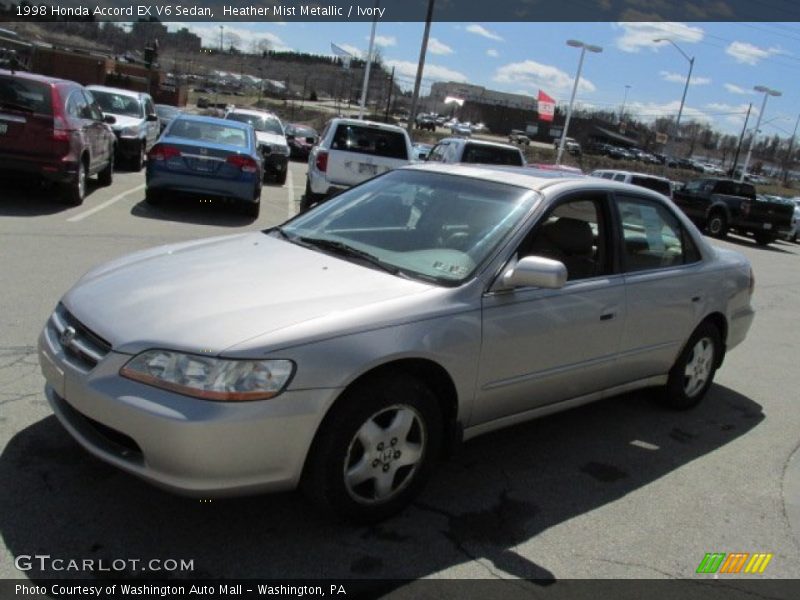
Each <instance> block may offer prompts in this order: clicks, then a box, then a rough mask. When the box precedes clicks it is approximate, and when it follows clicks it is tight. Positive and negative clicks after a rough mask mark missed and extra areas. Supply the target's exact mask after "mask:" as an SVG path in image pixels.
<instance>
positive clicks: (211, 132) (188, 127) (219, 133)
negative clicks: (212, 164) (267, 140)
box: [168, 119, 248, 148]
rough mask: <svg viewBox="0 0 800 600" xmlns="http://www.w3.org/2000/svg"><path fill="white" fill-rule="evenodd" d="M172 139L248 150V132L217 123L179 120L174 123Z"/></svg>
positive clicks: (171, 133)
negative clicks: (225, 145)
mask: <svg viewBox="0 0 800 600" xmlns="http://www.w3.org/2000/svg"><path fill="white" fill-rule="evenodd" d="M168 135H169V136H171V137H180V138H184V139H187V140H194V141H198V142H209V143H211V144H227V145H229V146H238V147H240V148H247V146H248V144H247V132H246V131H245V130H243V129H239V128H238V127H226V126H225V125H218V124H216V123H199V122H197V121H187V120H185V119H178V120H177V121H174V122H173V123H172V127H171V128H170V130H169V133H168Z"/></svg>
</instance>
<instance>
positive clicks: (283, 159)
mask: <svg viewBox="0 0 800 600" xmlns="http://www.w3.org/2000/svg"><path fill="white" fill-rule="evenodd" d="M261 156H262V157H263V159H264V172H265V173H284V172H286V168H287V165H288V164H289V157H288V156H286V155H285V154H278V153H276V152H271V153H263V152H262V154H261Z"/></svg>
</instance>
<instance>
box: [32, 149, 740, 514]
mask: <svg viewBox="0 0 800 600" xmlns="http://www.w3.org/2000/svg"><path fill="white" fill-rule="evenodd" d="M753 285H754V279H753V273H752V270H751V267H750V264H749V263H748V261H747V260H746V259H745V258H744V257H743V256H741V255H740V254H738V253H736V252H732V251H729V250H723V249H720V248H715V247H712V246H710V245H709V244H708V243H707V242H706V241H705V239H704V238H703V237H702V236H701V234H699V233H698V231H697V229H696V228H695V227H694V226H693V225H692V224H691V222H690V221H688V220H687V219H686V218H685V217H684V216H683V214H682V213H681V212H680V211H678V210H676V208H675V207H674V206H673V205H672V204H671V203H670V201H669V200H668V199H667V198H665V197H664V196H661V195H659V194H657V193H655V192H652V191H650V190H647V189H644V188H640V187H634V186H630V185H626V184H621V183H615V182H612V181H607V180H601V179H595V178H582V177H576V176H574V175H570V174H562V173H558V172H553V171H536V170H533V169H519V168H517V169H512V168H502V167H482V166H453V165H447V166H443V165H418V166H412V167H408V168H403V169H399V170H396V171H392V172H390V173H387V174H385V175H382V176H379V177H376V178H374V179H372V180H370V181H368V182H365V183H363V184H361V185H359V186H357V187H354V188H352V189H350V190H348V191H346V192H344V193H342V194H340V195H339V196H337V197H336V198H334V199H333V200H331V201H329V202H326V203H325V204H322V205H321V206H319V207H318V208H316V209H314V210H312V211H310V212H307V213H305V214H303V215H300V216H298V217H295V218H294V219H292V220H290V221H288V222H286V223H284V224H283V225H282V226H280V227H275V228H272V229H268V230H266V231H261V232H253V233H245V234H238V235H232V236H226V237H219V238H213V239H206V240H197V241H193V242H189V243H181V244H175V245H170V246H163V247H159V248H154V249H151V250H146V251H143V252H138V253H135V254H132V255H130V256H127V257H124V258H121V259H118V260H115V261H112V262H110V263H108V264H105V265H102V266H99V267H97V268H95V269H93V270H92V271H90V272H89V273H87V274H86V275H85V276H84V277H83V278H82V279H81V280H80V281H78V283H77V284H76V285H75V286H74V287H73V288H72V289H71V290H70V291H69V292H67V293H66V294H65V295H64V297H63V298H62V299H61V301H60V302H59V304H58V306H57V307H56V309H55V312H54V313H53V315H52V317H51V318H50V319H49V321H48V322H47V324H46V326H45V327H44V330H43V331H42V334H41V336H40V339H39V357H40V362H41V367H42V371H43V372H44V375H45V378H46V380H47V385H46V393H47V397H48V399H49V401H50V404H51V405H52V408H53V410H54V411H55V414H56V415H57V417H58V418H59V420H60V421H61V423H62V424H63V425H64V427H65V428H66V429H67V430H68V431H69V432H70V433H71V434H72V435H73V436H74V437H75V438H76V439H77V441H78V442H80V444H82V445H83V446H84V447H85V448H86V449H87V450H89V451H90V452H91V453H92V454H94V455H96V456H98V457H100V458H101V459H103V460H105V461H107V462H109V463H112V464H114V465H116V466H117V467H119V468H121V469H124V470H125V471H128V472H130V473H133V474H134V475H137V476H139V477H141V478H143V479H146V480H148V481H150V482H152V483H154V484H156V485H159V486H162V487H164V488H167V489H170V490H173V491H176V492H180V493H184V494H189V495H195V496H221V495H234V494H244V493H255V492H262V491H273V490H286V489H291V488H295V487H297V486H300V487H302V488H303V489H304V490H306V491H307V492H308V493H309V494H310V496H311V497H312V498H313V499H314V500H316V501H317V502H319V503H320V504H321V505H322V506H325V507H328V508H329V509H332V510H333V511H334V512H335V513H338V514H339V515H341V516H344V517H346V518H350V519H355V520H366V521H370V520H377V519H381V518H384V517H387V516H388V515H390V514H392V513H394V512H396V511H398V510H400V509H401V508H402V507H403V506H404V505H406V504H407V503H408V502H409V501H410V499H411V498H412V497H413V496H414V494H416V493H417V492H418V491H419V489H420V487H421V486H422V484H423V483H424V481H425V479H426V478H427V477H428V475H429V473H430V471H431V466H432V464H433V463H434V462H435V461H436V459H437V458H439V457H440V456H441V455H442V454H444V453H446V451H447V450H448V449H450V448H452V447H453V446H454V444H455V443H456V442H458V441H460V440H462V439H469V438H472V437H474V436H476V435H479V434H482V433H485V432H488V431H492V430H495V429H498V428H501V427H505V426H507V425H511V424H514V423H518V422H520V421H524V420H527V419H531V418H534V417H539V416H543V415H546V414H549V413H552V412H555V411H559V410H564V409H567V408H570V407H574V406H577V405H580V404H584V403H586V402H590V401H594V400H599V399H602V398H606V397H608V396H612V395H615V394H619V393H622V392H626V391H630V390H634V389H638V388H645V387H647V388H653V393H654V394H657V396H658V397H659V398H661V399H662V400H663V402H664V403H665V404H666V405H667V406H669V407H672V408H676V409H685V408H689V407H691V406H693V405H695V404H697V403H698V402H700V401H701V399H702V398H703V397H704V395H705V394H706V392H707V391H708V389H709V387H710V385H711V382H712V380H713V377H714V373H715V371H716V370H717V369H718V368H719V366H720V365H721V364H722V361H723V358H724V356H725V353H726V352H727V351H728V350H730V349H731V348H733V347H734V346H736V345H737V344H739V343H740V342H741V341H742V340H743V339H744V338H745V335H746V334H747V331H748V329H749V327H750V324H751V322H752V320H753V309H752V307H751V295H752V292H753Z"/></svg>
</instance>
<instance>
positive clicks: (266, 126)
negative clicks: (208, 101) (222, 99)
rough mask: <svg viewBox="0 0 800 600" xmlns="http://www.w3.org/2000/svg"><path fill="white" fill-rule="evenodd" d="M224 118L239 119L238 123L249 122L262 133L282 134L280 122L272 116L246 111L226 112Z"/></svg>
mask: <svg viewBox="0 0 800 600" xmlns="http://www.w3.org/2000/svg"><path fill="white" fill-rule="evenodd" d="M225 118H226V119H230V120H232V121H239V122H240V123H249V124H250V125H252V126H253V129H255V130H256V131H261V132H264V133H275V134H277V135H283V128H282V127H281V122H280V121H279V120H278V119H275V118H273V117H262V116H261V115H248V114H246V113H228V114H227V115H226V116H225Z"/></svg>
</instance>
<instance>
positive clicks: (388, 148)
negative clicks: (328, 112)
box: [327, 124, 409, 185]
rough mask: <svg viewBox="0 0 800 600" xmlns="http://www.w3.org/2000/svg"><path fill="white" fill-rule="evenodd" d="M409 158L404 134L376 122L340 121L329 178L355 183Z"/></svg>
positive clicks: (329, 165) (403, 162)
mask: <svg viewBox="0 0 800 600" xmlns="http://www.w3.org/2000/svg"><path fill="white" fill-rule="evenodd" d="M408 162H409V155H408V148H407V145H406V138H405V136H404V135H403V134H402V133H401V132H399V131H386V130H383V129H381V128H380V127H377V126H374V125H347V124H340V125H339V126H338V129H337V131H336V134H335V135H334V139H333V142H332V144H331V151H330V152H329V154H328V166H327V173H328V180H329V181H330V182H331V183H334V184H344V185H355V184H357V183H361V182H362V181H365V180H367V179H369V178H371V177H374V176H375V175H380V174H381V173H385V172H386V171H391V170H392V169H396V168H398V167H402V166H403V165H407V164H408Z"/></svg>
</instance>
